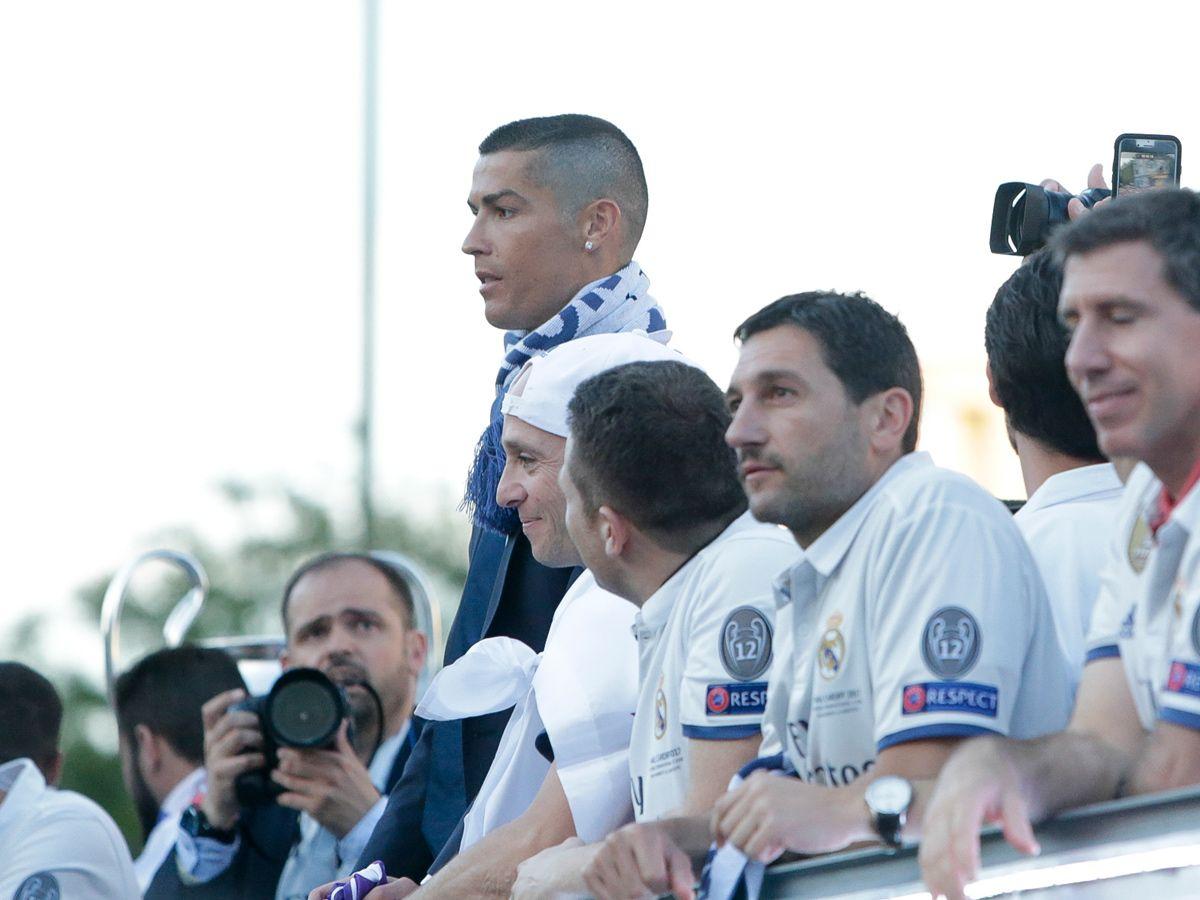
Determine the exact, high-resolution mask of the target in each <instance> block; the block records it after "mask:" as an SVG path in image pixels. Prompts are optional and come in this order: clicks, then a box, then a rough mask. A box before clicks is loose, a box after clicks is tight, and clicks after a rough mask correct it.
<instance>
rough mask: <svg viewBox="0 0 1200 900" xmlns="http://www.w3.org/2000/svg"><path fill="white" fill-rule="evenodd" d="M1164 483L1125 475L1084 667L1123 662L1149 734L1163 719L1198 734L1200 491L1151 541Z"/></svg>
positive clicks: (1143, 473)
mask: <svg viewBox="0 0 1200 900" xmlns="http://www.w3.org/2000/svg"><path fill="white" fill-rule="evenodd" d="M1161 491H1162V483H1161V482H1160V481H1159V480H1158V479H1157V478H1155V477H1154V474H1153V473H1152V472H1151V471H1150V469H1149V468H1148V467H1146V466H1145V465H1144V464H1139V465H1138V466H1137V468H1135V469H1134V470H1133V473H1132V474H1131V475H1130V476H1129V482H1128V483H1127V485H1126V487H1125V496H1124V498H1123V500H1122V502H1121V506H1120V509H1119V511H1118V514H1117V521H1116V527H1115V529H1114V531H1113V534H1112V539H1111V541H1110V543H1109V552H1108V563H1107V565H1106V566H1105V569H1104V573H1103V575H1102V577H1101V585H1100V596H1099V598H1098V599H1097V601H1096V610H1095V614H1094V615H1093V617H1092V630H1091V633H1090V635H1089V637H1088V655H1087V658H1088V661H1089V662H1091V661H1092V660H1094V659H1103V658H1105V657H1112V656H1120V657H1121V661H1122V663H1123V664H1124V667H1125V676H1126V678H1127V679H1128V680H1129V690H1130V692H1131V693H1132V694H1133V700H1134V703H1135V704H1136V705H1137V710H1138V718H1139V719H1140V720H1141V722H1142V727H1143V728H1145V729H1146V731H1152V730H1153V729H1154V726H1155V723H1156V722H1157V721H1158V720H1159V719H1162V720H1164V721H1167V722H1173V723H1174V724H1176V725H1183V726H1185V727H1187V728H1196V729H1200V540H1197V539H1193V537H1194V536H1195V535H1196V534H1197V531H1200V489H1197V488H1193V489H1192V490H1191V491H1189V492H1188V494H1187V496H1185V497H1184V498H1183V499H1182V501H1181V502H1180V503H1179V505H1178V506H1176V507H1175V509H1174V511H1173V512H1172V513H1171V515H1170V517H1169V518H1168V519H1167V521H1166V523H1165V524H1163V525H1162V527H1160V528H1159V529H1158V533H1157V535H1156V534H1153V533H1152V532H1151V530H1150V523H1151V522H1152V521H1153V519H1154V514H1155V512H1156V510H1157V505H1158V497H1159V494H1160V492H1161Z"/></svg>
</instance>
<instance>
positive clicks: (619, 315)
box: [462, 261, 667, 534]
mask: <svg viewBox="0 0 1200 900" xmlns="http://www.w3.org/2000/svg"><path fill="white" fill-rule="evenodd" d="M649 287H650V279H649V278H647V277H646V273H645V272H643V271H642V268H641V266H639V265H638V264H637V262H636V261H635V262H631V263H629V265H627V266H625V268H623V269H621V270H620V271H618V272H616V273H614V274H612V275H609V276H608V277H607V278H602V279H600V280H599V281H593V282H592V283H591V284H588V285H585V286H584V287H583V288H582V289H580V291H579V293H577V294H576V295H575V296H574V297H573V298H572V299H571V302H570V303H568V304H567V305H566V306H564V307H563V309H562V310H561V311H560V312H559V313H558V315H556V316H554V318H552V319H550V320H549V321H548V322H546V323H545V324H543V325H542V326H541V327H539V328H537V329H536V330H534V331H510V332H508V333H506V334H505V335H504V349H505V355H504V362H503V363H501V365H500V372H499V374H498V375H497V376H496V399H495V400H494V401H493V403H492V411H491V419H490V421H489V424H488V427H487V428H486V429H484V432H483V434H482V435H481V436H480V438H479V443H478V444H477V445H476V447H475V461H474V462H473V463H472V464H471V471H470V472H469V473H468V475H467V492H466V495H465V496H464V497H463V502H462V509H465V510H466V511H467V512H468V514H470V516H471V517H472V519H473V520H474V522H475V524H476V525H477V526H482V527H484V528H491V529H492V530H493V531H499V532H500V533H501V534H515V533H516V532H518V531H520V529H521V521H520V518H519V517H518V516H517V511H516V510H515V509H505V508H504V507H502V506H499V505H497V503H496V488H497V487H498V486H499V484H500V475H501V474H502V473H503V471H504V449H503V448H502V447H501V446H500V432H501V429H502V428H503V425H504V417H503V415H501V413H500V402H501V400H503V399H504V391H505V389H506V388H507V387H508V385H509V384H510V383H511V382H512V381H513V380H514V379H515V378H516V377H517V374H518V373H519V372H520V371H521V367H522V366H523V365H525V363H526V362H528V361H529V360H530V359H532V358H533V357H534V356H544V355H545V354H546V353H549V352H550V351H551V350H553V349H554V348H555V347H557V346H558V345H559V344H565V343H566V342H567V341H571V340H574V339H575V338H579V337H584V336H586V335H590V334H616V333H618V332H624V331H638V330H640V331H645V332H646V333H648V334H649V333H652V332H656V331H665V330H666V328H667V320H666V319H665V318H663V313H662V310H661V309H660V308H659V306H658V303H656V302H655V300H654V298H653V297H651V296H650V295H649V294H648V293H647V290H648V289H649Z"/></svg>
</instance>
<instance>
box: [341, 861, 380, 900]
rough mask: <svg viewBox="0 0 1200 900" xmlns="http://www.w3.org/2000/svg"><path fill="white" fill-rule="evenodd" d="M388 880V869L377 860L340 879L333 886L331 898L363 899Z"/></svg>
mask: <svg viewBox="0 0 1200 900" xmlns="http://www.w3.org/2000/svg"><path fill="white" fill-rule="evenodd" d="M386 881H387V871H386V870H385V869H384V868H383V862H382V861H380V860H378V859H377V860H375V862H373V863H371V864H370V865H369V866H367V867H366V868H365V869H359V870H358V871H357V872H355V873H354V874H353V875H351V876H350V877H349V878H347V879H346V880H345V881H339V882H338V883H337V884H335V885H334V886H333V890H332V891H331V892H330V894H329V900H363V898H364V897H366V896H367V894H369V893H370V892H371V889H372V888H376V887H378V886H379V885H381V884H384V883H385V882H386Z"/></svg>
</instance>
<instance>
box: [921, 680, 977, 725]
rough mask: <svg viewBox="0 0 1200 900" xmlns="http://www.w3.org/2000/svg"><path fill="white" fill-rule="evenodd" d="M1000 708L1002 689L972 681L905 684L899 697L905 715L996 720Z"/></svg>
mask: <svg viewBox="0 0 1200 900" xmlns="http://www.w3.org/2000/svg"><path fill="white" fill-rule="evenodd" d="M999 706H1000V690H999V688H996V687H993V686H992V685H990V684H972V683H971V682H969V681H925V682H921V683H918V684H906V685H905V686H904V690H903V691H902V693H901V698H900V714H901V715H905V716H915V715H918V714H920V713H946V712H962V713H972V714H973V715H977V716H986V717H987V718H989V719H994V718H996V710H997V709H998V708H999Z"/></svg>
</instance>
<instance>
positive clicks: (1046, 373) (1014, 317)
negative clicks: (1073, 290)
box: [983, 250, 1104, 462]
mask: <svg viewBox="0 0 1200 900" xmlns="http://www.w3.org/2000/svg"><path fill="white" fill-rule="evenodd" d="M1061 288H1062V269H1061V267H1060V266H1059V265H1058V262H1057V261H1056V260H1055V259H1054V257H1053V255H1052V254H1050V253H1048V252H1047V251H1045V250H1039V251H1038V252H1037V253H1034V254H1033V255H1031V256H1028V257H1026V259H1025V264H1024V265H1022V266H1021V267H1020V268H1019V269H1017V270H1016V271H1015V272H1013V274H1012V275H1011V276H1010V277H1009V279H1008V280H1007V281H1006V282H1004V284H1002V285H1001V286H1000V290H998V291H997V292H996V298H995V299H994V300H993V301H992V305H991V306H990V307H989V308H988V311H987V324H986V325H985V327H984V331H983V342H984V346H985V348H986V349H987V361H988V368H989V369H991V372H992V385H993V387H994V388H995V390H996V395H997V396H998V397H999V399H1000V405H1001V406H1002V407H1004V413H1005V415H1006V416H1007V417H1008V424H1009V426H1010V427H1011V428H1012V430H1013V431H1017V432H1020V433H1021V434H1023V435H1025V436H1027V437H1029V438H1032V439H1033V440H1035V441H1037V442H1038V443H1039V444H1042V445H1043V446H1045V447H1047V448H1048V449H1050V450H1054V451H1056V452H1058V453H1063V454H1066V455H1067V456H1073V457H1075V458H1077V459H1086V460H1092V461H1095V462H1099V461H1101V460H1103V459H1104V455H1103V454H1102V453H1101V452H1100V448H1099V447H1098V446H1097V445H1096V430H1095V429H1094V428H1093V427H1092V423H1091V420H1090V419H1089V418H1088V415H1087V410H1085V409H1084V407H1083V402H1082V401H1081V400H1080V399H1079V395H1078V394H1077V393H1075V389H1074V388H1073V387H1072V386H1071V382H1070V381H1069V380H1068V379H1067V368H1066V365H1065V364H1064V362H1063V360H1064V358H1065V357H1066V354H1067V344H1068V342H1069V340H1070V338H1069V337H1068V335H1067V330H1066V328H1064V327H1063V324H1062V322H1061V321H1060V320H1059V318H1058V295H1059V291H1060V290H1061Z"/></svg>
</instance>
